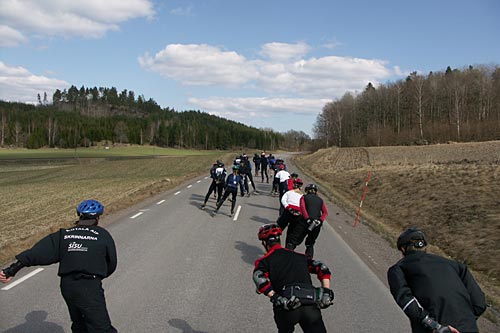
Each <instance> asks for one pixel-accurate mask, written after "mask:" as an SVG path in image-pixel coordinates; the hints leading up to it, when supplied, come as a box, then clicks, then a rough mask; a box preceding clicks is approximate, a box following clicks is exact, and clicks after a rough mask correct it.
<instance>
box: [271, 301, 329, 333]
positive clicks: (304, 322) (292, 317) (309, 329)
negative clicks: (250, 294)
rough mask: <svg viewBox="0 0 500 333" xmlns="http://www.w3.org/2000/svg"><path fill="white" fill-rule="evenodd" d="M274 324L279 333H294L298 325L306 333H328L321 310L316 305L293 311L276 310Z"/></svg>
mask: <svg viewBox="0 0 500 333" xmlns="http://www.w3.org/2000/svg"><path fill="white" fill-rule="evenodd" d="M274 322H275V323H276V326H277V327H278V332H279V333H290V332H293V331H294V327H295V325H296V324H299V326H300V327H301V328H302V330H303V331H304V333H326V327H325V324H324V323H323V318H322V317H321V310H320V309H318V307H317V306H315V305H304V306H301V307H299V308H298V309H295V310H292V311H287V310H284V309H280V308H275V309H274Z"/></svg>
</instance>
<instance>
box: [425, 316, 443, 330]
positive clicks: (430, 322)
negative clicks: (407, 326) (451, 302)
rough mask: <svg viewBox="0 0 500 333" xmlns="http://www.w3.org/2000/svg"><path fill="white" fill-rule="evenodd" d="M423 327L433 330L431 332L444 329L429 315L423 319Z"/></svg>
mask: <svg viewBox="0 0 500 333" xmlns="http://www.w3.org/2000/svg"><path fill="white" fill-rule="evenodd" d="M422 325H423V326H424V327H425V328H428V329H431V330H436V331H437V330H439V329H441V328H442V327H443V326H442V325H441V324H440V323H438V322H437V321H436V320H435V319H434V318H432V317H429V315H427V316H425V318H424V319H422Z"/></svg>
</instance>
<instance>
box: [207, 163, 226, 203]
mask: <svg viewBox="0 0 500 333" xmlns="http://www.w3.org/2000/svg"><path fill="white" fill-rule="evenodd" d="M226 176H227V171H226V169H225V168H224V163H222V162H221V161H219V160H217V162H216V163H215V164H214V166H213V167H212V168H211V169H210V178H212V182H211V183H210V187H209V188H208V192H207V194H206V195H205V201H204V202H203V204H202V205H201V208H202V209H203V208H205V206H206V204H207V201H208V198H210V194H212V192H216V193H217V197H216V202H217V201H219V200H220V198H221V197H222V190H223V189H224V180H225V179H226Z"/></svg>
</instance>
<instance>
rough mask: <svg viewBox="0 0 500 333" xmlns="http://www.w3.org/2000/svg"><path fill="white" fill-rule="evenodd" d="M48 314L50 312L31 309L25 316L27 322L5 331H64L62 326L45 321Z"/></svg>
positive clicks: (58, 332)
mask: <svg viewBox="0 0 500 333" xmlns="http://www.w3.org/2000/svg"><path fill="white" fill-rule="evenodd" d="M47 316H48V314H47V312H45V311H31V312H30V313H28V314H27V315H26V316H25V317H24V318H25V319H26V322H25V323H22V324H21V325H18V326H16V327H12V328H9V329H7V330H5V331H3V333H26V332H37V333H64V329H63V328H62V327H61V326H59V325H57V324H54V323H51V322H49V321H45V319H47Z"/></svg>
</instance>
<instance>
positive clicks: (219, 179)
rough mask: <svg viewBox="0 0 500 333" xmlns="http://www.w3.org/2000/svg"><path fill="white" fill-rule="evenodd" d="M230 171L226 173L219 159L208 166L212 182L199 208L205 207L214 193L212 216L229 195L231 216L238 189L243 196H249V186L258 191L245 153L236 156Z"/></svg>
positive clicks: (255, 192)
mask: <svg viewBox="0 0 500 333" xmlns="http://www.w3.org/2000/svg"><path fill="white" fill-rule="evenodd" d="M231 171H232V172H231V173H229V174H228V172H227V170H226V167H225V165H224V162H222V161H220V160H217V161H216V162H215V163H214V164H213V165H212V167H211V168H210V178H211V179H212V182H211V183H210V187H209V188H208V191H207V194H206V195H205V200H204V201H203V204H202V205H201V209H204V208H205V207H206V205H207V202H208V200H209V199H210V196H211V195H212V193H214V196H215V199H216V204H215V209H214V211H213V212H212V216H215V215H216V214H217V212H218V211H219V209H220V207H221V206H222V205H223V204H224V202H225V201H226V199H228V198H229V196H231V198H229V201H230V202H231V213H230V216H233V214H234V208H235V207H236V200H237V198H238V189H239V190H240V191H239V192H240V195H241V196H242V197H243V196H245V194H246V195H247V196H250V186H251V187H252V189H253V193H254V194H258V193H259V192H258V191H257V189H256V187H255V182H254V180H253V176H252V164H251V162H250V160H249V159H248V156H247V155H246V154H241V155H238V156H236V158H235V159H234V161H233V165H232V166H231Z"/></svg>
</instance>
